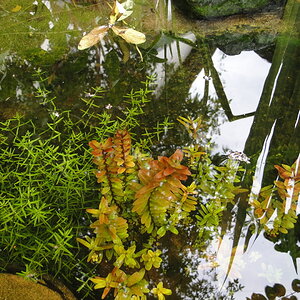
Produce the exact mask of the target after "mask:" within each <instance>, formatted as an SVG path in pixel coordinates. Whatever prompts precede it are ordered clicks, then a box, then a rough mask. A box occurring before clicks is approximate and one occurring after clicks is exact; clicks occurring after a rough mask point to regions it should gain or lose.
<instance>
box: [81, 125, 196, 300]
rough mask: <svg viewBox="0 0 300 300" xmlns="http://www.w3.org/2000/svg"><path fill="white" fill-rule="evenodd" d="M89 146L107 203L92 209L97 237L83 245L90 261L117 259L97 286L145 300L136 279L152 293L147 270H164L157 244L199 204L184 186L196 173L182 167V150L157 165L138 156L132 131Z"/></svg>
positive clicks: (158, 291) (145, 156) (190, 188)
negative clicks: (146, 278)
mask: <svg viewBox="0 0 300 300" xmlns="http://www.w3.org/2000/svg"><path fill="white" fill-rule="evenodd" d="M89 145H90V146H91V148H92V155H93V156H94V163H95V164H96V165H97V167H98V170H97V171H96V172H95V175H96V177H97V181H98V183H101V188H100V193H101V200H100V204H99V208H98V209H91V208H89V209H87V212H88V213H91V214H92V216H93V217H94V218H96V221H95V222H94V223H92V224H91V225H90V227H91V228H92V229H93V230H94V234H95V237H94V238H91V237H89V236H87V237H86V240H84V239H81V238H78V239H77V240H78V242H80V243H81V244H83V245H84V246H86V247H87V248H88V249H89V250H90V254H89V255H88V261H91V260H92V261H94V262H96V263H98V264H100V263H101V262H102V258H103V257H104V256H105V257H106V258H107V260H108V261H111V260H112V258H113V257H114V260H113V262H112V265H113V266H114V269H113V271H112V272H111V273H109V274H108V275H107V277H106V278H105V279H104V278H102V277H94V278H91V281H93V282H94V283H96V285H95V287H94V288H95V289H98V288H104V291H103V294H102V298H105V297H106V295H107V294H108V292H109V291H110V289H111V288H114V289H115V291H114V296H115V299H118V297H121V296H120V295H122V297H124V298H120V299H132V298H131V297H132V296H136V297H142V298H144V292H142V293H141V288H139V289H134V285H133V284H132V282H131V281H132V280H133V279H132V280H131V278H134V277H138V278H139V280H137V282H139V284H140V285H141V284H142V286H143V287H144V289H143V290H144V291H145V293H146V292H149V290H148V289H147V286H148V282H147V281H145V280H143V281H142V278H143V277H144V274H145V271H150V270H151V269H152V268H153V267H154V268H159V267H160V265H161V262H162V258H160V255H161V253H162V251H161V250H159V249H156V250H155V249H153V246H154V245H153V242H154V240H158V239H159V238H161V237H162V236H164V235H165V234H166V232H167V231H170V232H172V233H174V234H178V230H177V229H176V226H177V225H178V224H179V222H180V221H181V220H182V219H183V218H185V217H187V215H188V213H189V212H191V211H192V210H195V209H196V204H197V201H196V199H195V198H194V197H193V196H192V194H193V192H194V188H195V185H193V184H191V185H189V186H188V187H186V186H185V185H183V184H182V181H185V180H186V179H187V178H188V176H189V175H190V174H191V173H190V171H189V170H188V168H187V167H186V166H183V165H181V164H180V163H181V161H182V159H183V153H182V151H180V150H177V151H176V152H175V153H174V154H173V155H171V156H170V157H169V158H168V157H165V156H160V157H158V159H157V160H154V159H153V158H151V156H150V155H149V154H147V153H145V154H142V153H139V152H136V151H134V146H133V145H132V141H131V135H130V133H129V132H128V131H126V130H117V131H116V133H115V135H114V136H113V137H109V138H107V139H105V140H103V141H102V142H97V141H95V140H93V141H91V142H90V143H89ZM129 227H130V228H132V230H128V228H129ZM136 231H139V232H140V235H137V234H136ZM145 233H148V234H149V235H150V236H149V237H148V243H147V244H146V245H147V246H146V247H145V245H143V244H142V243H141V239H145V237H143V234H145ZM126 245H127V247H126ZM141 265H143V267H142V268H141ZM121 267H125V268H126V269H125V270H121V269H120V268H121ZM128 268H129V269H138V270H139V271H137V272H135V273H133V274H131V275H129V274H128V271H127V272H126V273H125V271H126V270H128ZM134 274H136V275H135V276H134ZM132 276H134V277H132ZM127 277H128V280H127V281H126V278H127ZM126 282H127V285H126ZM128 282H129V283H130V284H128ZM161 285H162V283H161ZM159 287H160V285H159ZM129 288H130V289H129ZM128 290H130V292H128ZM153 291H154V292H153V293H154V294H156V295H157V296H158V297H159V298H160V299H162V297H163V296H162V295H163V292H165V293H166V294H170V293H171V291H170V290H167V289H164V288H161V289H159V288H155V289H154V290H153Z"/></svg>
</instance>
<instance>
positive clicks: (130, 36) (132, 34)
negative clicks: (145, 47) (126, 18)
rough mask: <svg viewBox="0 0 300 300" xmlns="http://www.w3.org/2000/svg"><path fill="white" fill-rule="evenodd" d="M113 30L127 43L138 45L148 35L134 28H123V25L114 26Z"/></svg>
mask: <svg viewBox="0 0 300 300" xmlns="http://www.w3.org/2000/svg"><path fill="white" fill-rule="evenodd" d="M112 30H113V32H114V33H115V34H116V35H119V36H120V37H121V38H123V39H124V40H125V41H126V42H127V43H131V44H136V45H138V44H142V43H144V42H145V41H146V36H145V35H144V34H143V33H142V32H139V31H137V30H134V29H132V28H121V27H117V26H113V27H112Z"/></svg>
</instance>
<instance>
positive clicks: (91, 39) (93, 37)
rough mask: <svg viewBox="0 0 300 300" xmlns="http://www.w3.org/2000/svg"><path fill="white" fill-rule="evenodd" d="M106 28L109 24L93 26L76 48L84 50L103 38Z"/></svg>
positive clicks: (107, 28)
mask: <svg viewBox="0 0 300 300" xmlns="http://www.w3.org/2000/svg"><path fill="white" fill-rule="evenodd" d="M108 30H109V26H106V25H103V26H99V27H96V28H94V29H93V30H92V31H91V32H89V33H88V34H87V35H85V36H84V37H83V38H82V39H81V40H80V42H79V45H78V49H79V50H84V49H87V48H89V47H92V46H94V45H95V44H97V43H98V42H99V41H100V40H102V39H103V38H104V36H105V35H106V34H107V31H108Z"/></svg>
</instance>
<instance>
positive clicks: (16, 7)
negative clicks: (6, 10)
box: [11, 5, 22, 12]
mask: <svg viewBox="0 0 300 300" xmlns="http://www.w3.org/2000/svg"><path fill="white" fill-rule="evenodd" d="M21 8H22V6H20V5H16V6H15V7H14V8H13V9H12V10H11V12H18V11H20V10H21Z"/></svg>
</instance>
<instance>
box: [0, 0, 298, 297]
mask: <svg viewBox="0 0 300 300" xmlns="http://www.w3.org/2000/svg"><path fill="white" fill-rule="evenodd" d="M137 2H138V1H137ZM140 2H141V3H140ZM140 2H138V3H136V8H135V10H134V14H133V17H132V19H130V21H128V23H129V25H130V26H135V28H136V29H137V30H139V31H143V32H145V33H146V37H147V41H146V43H145V44H144V45H143V44H142V45H140V46H139V49H140V51H141V54H142V58H141V56H140V54H139V52H138V50H137V49H136V48H135V47H134V46H133V45H128V44H126V43H125V42H123V41H121V40H120V39H118V38H117V37H116V36H113V33H112V32H111V33H109V34H108V35H107V37H106V39H104V40H103V41H101V42H100V43H97V44H96V45H95V46H93V47H90V48H88V49H86V50H83V51H79V50H78V49H77V45H78V43H79V41H80V39H81V37H82V36H83V34H84V33H86V32H89V31H90V30H91V29H92V28H93V27H95V26H99V25H102V24H106V22H108V21H107V20H108V16H109V12H110V8H109V7H108V6H106V4H95V3H94V2H92V1H81V2H79V1H67V0H65V1H62V0H60V1H44V0H43V1H34V2H33V1H29V0H28V1H20V2H18V1H3V4H2V3H0V15H1V20H0V40H1V42H0V121H1V122H4V121H5V120H8V119H9V118H12V117H14V116H15V115H16V114H17V113H19V114H22V115H24V116H25V118H26V119H32V120H34V121H35V122H36V124H38V126H40V127H47V123H48V122H50V120H51V115H50V114H49V110H47V109H46V105H45V103H43V101H42V100H41V98H37V97H36V94H37V90H38V88H40V87H41V86H42V85H43V86H45V87H46V88H47V90H48V91H49V92H51V96H52V97H56V98H55V100H54V102H55V109H56V110H55V109H53V110H52V111H51V113H52V114H58V115H59V114H60V111H63V110H68V111H69V112H70V114H71V115H74V116H76V115H77V116H79V112H80V110H81V109H82V107H83V103H82V100H81V99H82V98H84V99H89V98H91V97H92V95H93V94H94V93H95V90H94V89H93V88H95V87H97V86H98V87H101V88H103V90H104V91H105V92H104V94H103V95H102V98H96V100H97V103H96V104H97V108H96V109H95V111H96V110H99V111H101V112H103V111H106V112H107V113H111V114H113V115H118V114H119V113H120V112H122V110H124V109H126V104H124V95H126V94H127V93H129V92H130V91H131V90H139V89H140V88H143V83H142V82H144V81H145V80H146V79H147V76H148V77H149V76H153V75H155V76H154V79H152V83H151V88H152V90H153V92H152V93H151V96H150V100H151V101H150V102H148V103H146V105H145V107H144V111H145V115H144V116H143V126H144V127H147V128H153V127H155V126H156V124H158V123H161V124H163V123H164V122H166V121H165V120H166V118H167V120H168V122H169V123H173V125H172V128H171V129H169V130H166V131H165V132H164V134H163V135H162V137H161V139H160V140H159V142H154V144H153V145H152V148H151V150H152V152H153V154H154V156H156V155H170V154H171V153H172V152H174V150H175V149H177V148H180V149H182V148H183V147H186V146H188V145H190V144H192V139H191V138H190V137H189V136H188V134H186V133H184V127H183V126H181V125H180V123H179V122H178V121H177V119H178V118H179V117H180V116H181V117H184V118H190V119H192V120H196V119H197V118H201V120H202V121H203V124H204V125H203V126H202V127H201V133H200V135H199V136H198V138H201V145H204V148H205V149H206V151H209V153H210V155H211V159H212V161H213V163H215V164H221V163H222V162H224V161H225V160H226V158H227V157H228V155H229V154H230V153H232V152H243V153H244V154H245V155H246V156H247V157H248V158H249V161H247V163H246V162H244V161H242V162H240V165H241V166H243V167H244V168H245V171H243V175H242V176H241V183H239V185H241V186H243V187H245V188H247V189H248V190H249V191H250V196H249V195H248V198H247V199H248V200H245V199H244V198H243V197H241V198H240V199H238V200H236V202H235V205H234V206H233V207H231V206H230V205H229V208H228V210H227V213H224V215H223V219H222V222H221V223H220V224H219V227H218V228H214V229H213V230H212V229H210V231H209V232H210V235H209V239H210V240H209V242H208V243H207V241H205V242H203V244H205V248H203V244H201V242H199V241H197V243H196V242H195V241H196V239H195V238H194V236H193V235H194V234H195V232H194V231H195V228H193V229H191V230H187V232H185V233H186V236H185V237H182V240H180V238H179V239H176V238H175V237H169V239H170V240H167V239H166V240H164V241H163V242H162V244H163V246H164V247H166V248H170V247H171V248H172V249H171V250H169V252H168V259H167V261H166V262H165V267H164V268H165V274H166V278H168V279H167V282H168V284H169V285H170V288H172V290H173V294H172V295H171V296H166V298H168V299H246V297H249V299H250V298H251V295H252V293H260V294H265V287H266V286H273V285H274V284H275V283H279V284H282V285H283V286H284V287H285V288H286V295H292V294H293V295H294V296H297V297H298V298H299V297H300V294H299V293H296V292H295V289H292V287H291V283H292V281H293V280H294V279H297V278H298V279H299V275H298V274H297V270H299V267H300V266H299V257H300V220H299V213H300V204H299V203H300V201H299V200H300V198H299V189H298V194H297V195H296V196H295V195H294V198H293V199H294V200H290V201H294V202H295V203H293V205H294V206H291V202H290V204H288V202H289V201H288V200H286V203H285V208H284V210H288V208H289V207H293V209H294V211H295V213H296V215H297V216H298V218H296V220H297V222H296V223H295V225H294V226H293V228H291V229H289V230H288V232H287V233H283V232H282V233H280V234H279V235H277V236H276V237H271V236H268V235H266V234H265V233H264V230H262V231H260V232H258V234H257V235H256V232H255V231H254V232H253V233H252V234H251V235H250V236H249V235H247V233H249V227H250V225H251V224H256V225H257V224H258V223H257V220H258V219H257V220H256V221H255V217H254V214H253V212H252V213H251V210H250V208H249V205H248V204H245V201H251V197H254V196H253V195H254V194H255V193H258V192H259V191H260V188H261V187H264V186H267V185H272V184H273V182H274V181H275V180H279V179H278V178H279V177H278V175H277V172H276V170H275V168H274V165H282V164H285V165H289V166H291V165H292V164H293V163H294V162H296V164H295V166H296V167H295V168H296V171H295V172H296V173H297V170H298V166H299V160H300V156H299V155H300V153H299V152H300V151H299V150H300V148H299V145H300V130H299V122H300V120H299V118H300V110H299V109H300V82H299V80H300V39H299V32H300V30H299V24H300V22H299V12H300V10H299V1H288V4H289V5H290V6H287V7H288V8H287V9H286V11H285V12H284V14H283V20H284V21H283V22H282V24H281V26H282V28H283V29H282V30H277V28H275V29H274V28H273V29H272V28H271V29H270V28H265V27H264V24H257V26H256V27H251V26H250V25H249V24H246V25H244V27H243V26H242V25H240V24H239V25H238V26H236V27H234V30H221V31H220V30H219V31H218V32H217V31H216V32H213V33H212V32H210V31H208V33H205V32H201V33H199V29H195V27H197V26H196V24H197V22H198V21H196V20H187V21H186V22H185V21H184V19H176V14H174V12H173V14H172V18H171V14H170V5H171V1H167V4H165V2H166V1H146V2H147V3H143V1H140ZM290 7H292V12H291V11H288V9H289V8H290ZM173 9H174V8H173ZM178 18H179V17H178ZM182 18H183V17H182ZM276 18H277V17H276ZM276 18H275V19H276ZM276 20H277V19H276ZM224 22H226V21H225V20H224ZM231 22H232V20H231ZM276 22H277V21H276ZM182 24H184V25H182ZM224 24H225V23H224ZM230 24H231V25H232V23H230ZM276 24H277V23H276ZM227 25H228V24H227V23H226V25H224V26H227ZM199 26H200V25H199ZM201 26H202V27H201V28H203V25H201ZM207 26H209V25H207ZM210 26H211V24H210ZM161 29H163V30H161ZM37 70H38V72H39V74H42V77H43V78H46V79H45V81H44V82H42V81H41V78H39V77H38V76H37ZM174 124H175V125H174ZM193 126H195V125H193ZM142 129H143V128H140V130H137V134H138V133H139V132H140V131H142ZM208 145H209V147H208ZM239 155H240V156H241V155H242V154H241V153H239ZM1 163H3V165H4V164H5V162H1ZM298 172H299V171H298ZM298 174H299V173H298ZM92 180H93V179H92ZM297 180H299V175H298V178H296V179H295V181H297ZM298 185H299V183H298ZM295 186H296V183H295ZM294 190H295V193H296V187H295V188H294ZM251 195H252V196H251ZM1 197H2V199H1V201H3V199H4V198H3V197H4V196H2V194H1ZM287 198H288V197H287ZM270 201H271V200H270ZM2 203H4V202H2ZM2 205H3V204H2ZM278 210H279V208H278ZM273 217H274V216H273ZM270 219H271V217H270ZM224 222H227V225H226V226H225V227H224ZM191 228H192V227H191ZM224 229H225V232H226V234H224ZM221 230H223V231H222V235H221V237H222V242H221V244H219V242H220V232H221ZM196 231H197V230H196ZM0 234H1V231H0ZM247 236H249V237H251V239H250V241H249V240H247ZM193 241H194V242H195V243H194V244H193ZM191 244H192V245H191ZM186 245H189V247H187V246H186ZM245 245H247V246H248V247H247V249H246V251H245V253H244V246H245ZM1 247H4V246H3V245H2V246H1ZM177 249H182V250H180V252H181V253H179V254H177V255H175V254H174V253H173V252H175V250H177ZM229 265H231V267H230V268H229ZM229 269H230V272H229V273H228V270H229ZM224 280H225V281H226V282H225V283H224ZM230 282H231V287H230V286H229V287H228V284H229V283H230ZM232 282H233V284H232ZM298 284H299V283H298ZM242 287H243V288H242ZM298 291H299V287H298ZM282 296H283V295H282ZM107 298H108V297H107ZM91 299H92V296H91ZM253 299H264V298H253ZM270 299H273V298H270ZM277 299H278V298H277ZM291 299H292V298H291Z"/></svg>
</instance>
